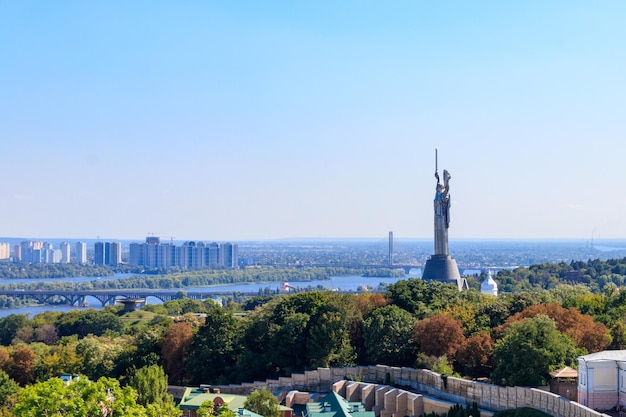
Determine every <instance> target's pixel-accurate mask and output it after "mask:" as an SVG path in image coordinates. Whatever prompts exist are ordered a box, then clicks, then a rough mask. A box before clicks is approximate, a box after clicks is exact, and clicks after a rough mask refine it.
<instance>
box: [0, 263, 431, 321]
mask: <svg viewBox="0 0 626 417" xmlns="http://www.w3.org/2000/svg"><path fill="white" fill-rule="evenodd" d="M420 273H421V271H419V270H416V271H413V270H412V271H411V273H410V274H409V275H408V276H406V277H394V278H387V277H360V276H347V277H331V278H330V279H327V280H315V281H301V282H295V281H294V282H289V285H291V286H293V287H301V288H308V287H313V288H316V287H317V286H318V285H319V286H322V287H324V288H326V289H330V290H341V291H356V290H357V289H358V288H359V287H362V286H368V287H373V288H376V287H378V286H379V285H380V284H393V283H395V282H398V281H399V280H402V279H406V278H414V277H419V276H420ZM131 275H132V274H116V275H114V276H111V277H102V278H97V279H102V280H111V279H123V278H127V277H129V276H131ZM94 280H95V278H93V277H77V278H41V279H40V278H25V279H0V284H11V283H15V284H20V283H21V284H32V283H36V282H74V283H78V282H89V281H94ZM279 286H280V283H279V282H262V283H250V284H232V285H211V286H205V287H190V288H181V291H185V292H187V293H191V292H207V291H215V292H221V293H223V292H246V293H250V292H259V291H264V290H266V289H269V290H271V291H274V292H276V291H278V287H279ZM167 291H172V289H168V290H167ZM86 301H87V303H88V304H89V306H88V307H77V306H69V305H41V306H28V307H18V308H1V309H0V317H5V316H8V315H10V314H27V315H29V316H30V317H32V316H34V315H35V314H38V313H42V312H44V311H58V312H67V311H70V310H78V309H85V308H95V309H101V308H102V305H101V304H100V301H98V300H97V299H95V298H93V297H86ZM146 302H147V303H148V304H158V303H161V301H160V300H159V299H158V298H154V297H148V299H147V300H146Z"/></svg>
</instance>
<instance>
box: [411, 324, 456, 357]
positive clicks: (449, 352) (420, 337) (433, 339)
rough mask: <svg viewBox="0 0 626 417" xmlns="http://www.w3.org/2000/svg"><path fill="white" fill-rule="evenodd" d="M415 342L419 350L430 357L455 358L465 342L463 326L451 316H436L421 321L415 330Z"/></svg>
mask: <svg viewBox="0 0 626 417" xmlns="http://www.w3.org/2000/svg"><path fill="white" fill-rule="evenodd" d="M413 334H414V338H415V342H416V343H417V345H418V346H419V350H420V351H421V352H423V353H425V354H426V355H429V356H437V357H439V356H443V355H445V356H447V357H448V359H452V358H454V356H455V354H456V352H457V350H458V349H459V348H460V347H461V345H462V344H463V342H464V341H465V336H464V335H463V325H462V324H461V322H460V321H458V320H455V319H453V318H452V317H451V316H450V315H449V314H435V315H433V316H431V317H428V318H426V319H423V320H420V321H418V322H417V323H416V324H415V328H414V333H413Z"/></svg>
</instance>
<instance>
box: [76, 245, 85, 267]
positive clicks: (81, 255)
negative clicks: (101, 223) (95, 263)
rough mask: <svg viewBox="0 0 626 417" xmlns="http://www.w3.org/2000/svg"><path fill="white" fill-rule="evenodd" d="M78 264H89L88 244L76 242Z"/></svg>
mask: <svg viewBox="0 0 626 417" xmlns="http://www.w3.org/2000/svg"><path fill="white" fill-rule="evenodd" d="M76 263H79V264H86V263H87V244H86V243H85V242H76Z"/></svg>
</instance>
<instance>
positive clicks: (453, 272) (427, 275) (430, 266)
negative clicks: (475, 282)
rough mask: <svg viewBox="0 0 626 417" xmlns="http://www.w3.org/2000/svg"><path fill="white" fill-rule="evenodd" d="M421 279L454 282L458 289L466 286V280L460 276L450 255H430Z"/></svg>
mask: <svg viewBox="0 0 626 417" xmlns="http://www.w3.org/2000/svg"><path fill="white" fill-rule="evenodd" d="M422 279H423V280H426V281H441V282H445V283H447V284H456V285H457V286H458V287H459V290H462V289H466V288H467V281H466V280H465V279H464V278H461V274H459V267H458V266H457V264H456V261H455V260H454V258H452V257H451V256H450V255H432V256H431V257H430V258H429V259H428V260H427V261H426V265H425V266H424V272H423V273H422Z"/></svg>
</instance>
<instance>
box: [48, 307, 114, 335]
mask: <svg viewBox="0 0 626 417" xmlns="http://www.w3.org/2000/svg"><path fill="white" fill-rule="evenodd" d="M56 326H57V329H58V331H59V336H72V335H78V337H85V336H87V335H89V334H92V335H94V336H102V335H103V334H104V333H105V332H107V331H108V332H113V333H119V332H121V331H122V329H123V327H124V325H123V323H122V320H121V319H120V318H119V317H118V316H116V315H115V314H113V313H110V312H107V311H96V310H86V311H82V310H72V311H68V312H67V313H64V314H63V315H62V316H59V318H58V319H57V321H56Z"/></svg>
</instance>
